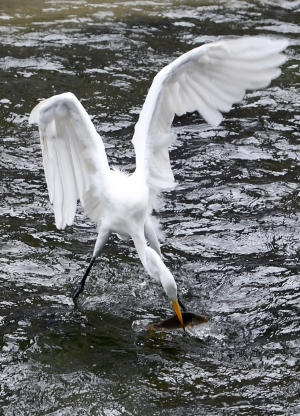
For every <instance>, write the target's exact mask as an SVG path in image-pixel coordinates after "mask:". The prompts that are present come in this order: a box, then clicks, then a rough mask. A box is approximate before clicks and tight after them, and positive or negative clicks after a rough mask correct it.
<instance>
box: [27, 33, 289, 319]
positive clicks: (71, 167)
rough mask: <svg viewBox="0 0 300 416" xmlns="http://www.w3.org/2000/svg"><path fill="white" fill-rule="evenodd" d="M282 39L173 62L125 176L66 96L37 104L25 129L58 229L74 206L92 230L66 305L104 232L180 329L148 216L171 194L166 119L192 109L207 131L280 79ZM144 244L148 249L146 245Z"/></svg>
mask: <svg viewBox="0 0 300 416" xmlns="http://www.w3.org/2000/svg"><path fill="white" fill-rule="evenodd" d="M287 45H288V42H287V41H286V40H283V39H281V40H272V39H269V38H267V37H242V38H238V39H231V40H227V41H219V42H215V43H210V44H205V45H202V46H200V47H197V48H195V49H193V50H191V51H190V52H187V53H185V54H184V55H182V56H180V57H179V58H177V59H176V60H175V61H174V62H172V63H171V64H169V65H168V66H166V67H165V68H163V69H162V70H161V71H160V72H159V73H158V74H157V75H156V76H155V78H154V80H153V83H152V85H151V88H150V90H149V92H148V95H147V97H146V100H145V103H144V105H143V108H142V111H141V113H140V116H139V120H138V122H137V124H136V126H135V132H134V136H133V139H132V142H133V145H134V149H135V153H136V169H135V171H134V173H133V174H132V175H127V174H125V173H123V172H120V171H118V170H114V169H111V168H110V167H109V165H108V161H107V157H106V153H105V149H104V145H103V142H102V140H101V137H100V136H99V135H98V133H97V132H96V129H95V127H94V125H93V123H92V122H91V120H90V118H89V116H88V114H87V113H86V111H85V110H84V108H83V106H82V105H81V104H80V102H79V101H78V100H77V98H76V97H75V96H74V95H73V94H72V93H64V94H61V95H56V96H53V97H51V98H48V99H46V100H44V101H42V102H41V103H39V104H38V105H37V106H36V107H35V108H34V109H33V110H32V112H31V115H30V119H29V123H37V124H38V126H39V132H40V139H41V146H42V152H43V162H44V169H45V176H46V181H47V186H48V190H49V196H50V201H51V203H52V204H53V207H54V214H55V223H56V226H57V228H58V229H63V228H65V227H66V225H71V224H72V223H73V221H74V216H75V211H76V205H77V200H80V202H81V205H82V206H83V208H84V212H85V214H86V215H87V216H88V217H89V218H90V219H91V220H92V221H94V222H96V223H98V225H99V233H98V237H97V240H96V243H95V247H94V252H93V256H92V259H91V262H90V264H89V266H88V268H87V270H86V272H85V274H84V276H83V278H82V280H81V282H80V284H79V285H78V287H77V289H76V291H75V293H74V295H73V299H75V298H76V297H77V296H78V295H79V293H80V292H81V291H82V290H83V288H84V284H85V280H86V278H87V276H88V274H89V272H90V270H91V267H92V265H93V264H94V262H95V259H96V257H97V256H98V255H99V254H100V252H101V249H102V248H103V246H104V245H105V243H106V242H107V240H108V238H109V236H110V235H111V234H112V233H116V234H117V235H118V236H119V237H120V238H122V239H126V238H128V237H131V238H132V240H133V242H134V245H135V247H136V250H137V252H138V255H139V257H140V259H141V262H142V264H143V266H144V267H145V269H146V271H147V272H148V274H149V275H150V276H151V277H153V278H154V279H155V280H157V281H159V282H160V283H161V284H162V286H163V288H164V290H165V292H166V294H167V296H168V297H169V298H170V299H171V301H172V303H173V305H174V309H175V311H176V314H177V316H178V318H179V320H180V322H181V324H182V326H184V324H183V320H182V314H181V308H182V309H183V310H184V306H183V305H182V303H181V302H180V300H179V298H178V294H177V286H176V283H175V280H174V278H173V276H172V274H171V272H170V271H169V270H168V268H167V267H166V266H165V264H164V262H163V261H162V259H161V251H160V245H159V242H158V237H157V229H156V227H155V226H154V224H153V221H152V218H151V213H152V210H153V209H155V208H157V207H158V200H159V196H160V193H161V192H164V191H170V190H172V189H174V188H175V181H174V177H173V174H172V170H171V166H170V161H169V153H168V146H169V145H170V144H171V143H172V142H173V141H174V140H175V138H176V135H175V134H174V133H172V131H171V125H172V121H173V118H174V115H175V114H177V115H179V116H180V115H182V114H184V113H186V112H192V111H195V110H197V111H198V112H199V113H200V114H201V115H202V117H203V118H204V120H205V121H206V122H208V123H210V124H211V125H213V126H218V125H219V124H220V123H221V121H222V112H228V111H229V110H230V109H231V107H232V105H233V104H234V103H237V102H239V101H241V100H242V98H243V97H244V95H245V92H246V90H253V89H256V88H265V87H267V86H268V85H269V84H270V82H271V80H272V79H274V78H276V77H278V76H279V75H280V73H281V70H280V69H279V66H280V65H281V64H283V63H284V62H285V60H286V58H285V55H283V54H282V53H281V52H282V51H283V50H284V49H285V48H286V47H287ZM147 242H148V244H147Z"/></svg>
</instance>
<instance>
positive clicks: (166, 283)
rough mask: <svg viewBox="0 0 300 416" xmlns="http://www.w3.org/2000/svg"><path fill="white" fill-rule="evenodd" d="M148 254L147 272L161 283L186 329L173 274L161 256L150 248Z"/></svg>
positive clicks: (146, 249)
mask: <svg viewBox="0 0 300 416" xmlns="http://www.w3.org/2000/svg"><path fill="white" fill-rule="evenodd" d="M145 254H146V270H147V271H148V273H149V274H150V276H152V277H153V278H154V279H155V280H156V281H160V282H161V284H162V287H163V288H164V291H165V292H166V294H167V296H168V298H169V299H170V300H171V302H172V304H173V307H174V309H175V312H176V315H177V316H178V319H179V321H180V323H181V325H182V328H184V323H183V318H182V313H181V307H180V304H179V301H178V295H177V285H176V282H175V280H174V277H173V276H172V273H171V272H170V270H168V268H167V267H166V266H165V264H164V263H163V262H162V260H161V258H160V256H159V255H158V254H157V253H156V252H155V251H154V250H152V249H151V248H150V247H146V248H145Z"/></svg>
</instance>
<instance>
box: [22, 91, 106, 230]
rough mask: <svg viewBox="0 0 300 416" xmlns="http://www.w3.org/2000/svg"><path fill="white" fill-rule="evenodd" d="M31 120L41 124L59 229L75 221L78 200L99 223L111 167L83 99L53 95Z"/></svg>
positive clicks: (46, 166)
mask: <svg viewBox="0 0 300 416" xmlns="http://www.w3.org/2000/svg"><path fill="white" fill-rule="evenodd" d="M29 123H37V124H38V125H39V131H40V139H41V145H42V153H43V163H44V170H45V176H46V181H47V186H48V191H49V198H50V202H51V203H52V204H53V207H54V214H55V223H56V226H57V228H59V229H61V228H64V227H65V226H66V225H71V224H72V223H73V221H74V216H75V212H76V206H77V200H78V199H79V200H80V202H81V204H82V206H83V207H84V210H85V213H86V214H87V215H89V217H90V218H91V219H92V220H93V221H96V222H99V221H100V220H101V212H102V206H103V204H105V196H104V195H105V192H104V191H105V186H106V175H107V172H108V170H109V167H108V162H107V158H106V154H105V150H104V145H103V142H102V140H101V138H100V136H99V135H98V133H97V132H96V130H95V127H94V125H93V123H92V122H91V120H90V118H89V116H88V114H87V113H86V111H85V110H84V108H83V107H82V105H81V104H80V102H79V101H78V100H77V98H76V97H75V96H74V95H73V94H71V93H65V94H61V95H56V96H53V97H51V98H49V99H47V100H45V101H42V102H41V103H40V104H38V105H37V106H36V107H35V108H34V109H33V110H32V112H31V115H30V118H29Z"/></svg>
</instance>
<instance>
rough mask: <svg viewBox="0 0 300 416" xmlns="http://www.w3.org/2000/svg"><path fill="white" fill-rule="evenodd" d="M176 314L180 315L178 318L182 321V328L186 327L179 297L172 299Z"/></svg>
mask: <svg viewBox="0 0 300 416" xmlns="http://www.w3.org/2000/svg"><path fill="white" fill-rule="evenodd" d="M172 303H173V306H174V309H175V312H176V315H177V316H178V319H179V321H180V323H181V326H182V328H183V329H184V323H183V318H182V313H181V308H180V305H179V302H178V299H176V300H172Z"/></svg>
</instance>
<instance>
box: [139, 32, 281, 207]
mask: <svg viewBox="0 0 300 416" xmlns="http://www.w3.org/2000/svg"><path fill="white" fill-rule="evenodd" d="M287 46H288V42H287V41H286V40H284V39H283V40H271V39H269V38H265V37H244V38H238V39H232V40H227V41H219V42H215V43H211V44H206V45H203V46H200V47H198V48H195V49H193V50H191V51H190V52H187V53H186V54H184V55H182V56H181V57H179V58H178V59H176V60H175V61H174V62H172V63H171V64H170V65H168V66H166V67H165V68H163V69H162V70H161V71H160V72H159V73H158V74H157V75H156V77H155V78H154V80H153V83H152V85H151V87H150V90H149V92H148V95H147V97H146V100H145V103H144V106H143V108H142V111H141V113H140V117H139V120H138V122H137V124H136V126H135V133H134V136H133V139H132V141H133V144H134V148H135V152H136V166H137V170H143V171H144V172H145V174H146V177H147V179H148V184H149V187H150V190H151V191H152V194H153V195H154V196H155V195H156V194H157V193H159V192H161V191H164V190H170V189H173V188H174V185H175V184H174V177H173V174H172V170H171V166H170V160H169V152H168V146H169V145H170V144H171V143H172V142H173V141H174V140H175V138H176V135H175V134H174V133H172V132H171V125H172V121H173V118H174V115H175V114H177V115H179V116H180V115H182V114H184V113H186V112H192V111H195V110H197V111H198V112H199V113H200V114H201V115H202V117H203V118H204V119H205V120H206V121H207V122H208V123H210V124H211V125H213V126H218V125H219V124H220V123H221V121H222V112H228V111H229V110H230V109H231V107H232V105H233V104H234V103H237V102H239V101H241V100H242V98H243V97H244V95H245V92H246V90H253V89H256V88H264V87H267V86H268V85H269V84H270V82H271V80H272V79H274V78H276V77H278V76H279V75H280V73H281V70H280V68H279V66H280V65H281V64H283V63H284V62H285V60H286V57H285V55H283V54H281V52H282V51H283V50H284V49H285V48H286V47H287ZM153 201H154V199H153V198H152V202H153Z"/></svg>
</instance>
